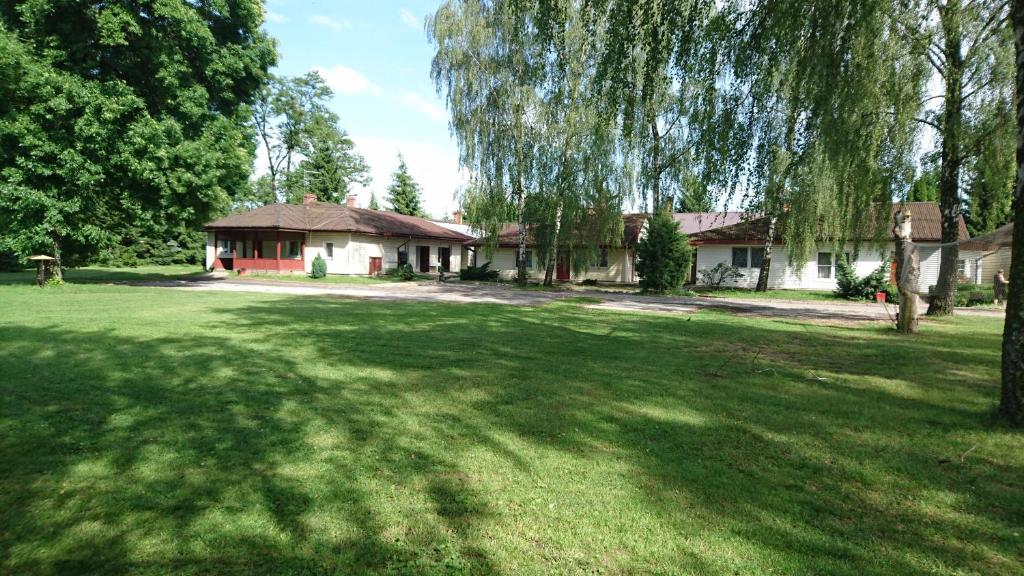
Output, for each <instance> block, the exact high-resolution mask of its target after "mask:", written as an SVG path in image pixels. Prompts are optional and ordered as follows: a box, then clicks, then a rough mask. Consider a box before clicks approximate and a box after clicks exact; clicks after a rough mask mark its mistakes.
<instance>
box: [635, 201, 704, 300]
mask: <svg viewBox="0 0 1024 576" xmlns="http://www.w3.org/2000/svg"><path fill="white" fill-rule="evenodd" d="M691 252H692V249H691V248H690V243H689V241H687V239H686V235H684V234H682V233H681V232H679V224H678V223H677V222H676V221H675V220H673V219H672V214H671V213H669V211H668V210H659V211H658V212H656V213H655V214H654V215H652V216H651V217H649V218H648V219H647V234H646V235H645V236H644V237H643V238H642V239H641V240H640V244H639V245H638V246H637V249H636V254H637V263H636V271H637V275H638V276H639V277H640V289H641V290H643V291H644V292H654V293H658V294H662V293H666V292H672V291H673V290H676V289H677V288H679V286H680V285H682V283H683V280H685V279H686V275H687V273H688V272H689V269H690V257H691Z"/></svg>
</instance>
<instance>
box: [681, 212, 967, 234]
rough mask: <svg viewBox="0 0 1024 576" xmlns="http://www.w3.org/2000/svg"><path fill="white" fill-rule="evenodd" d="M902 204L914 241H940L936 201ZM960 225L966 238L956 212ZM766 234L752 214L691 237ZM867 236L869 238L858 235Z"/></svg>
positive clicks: (764, 224) (763, 220)
mask: <svg viewBox="0 0 1024 576" xmlns="http://www.w3.org/2000/svg"><path fill="white" fill-rule="evenodd" d="M906 206H907V207H908V208H909V209H910V214H911V216H912V218H913V226H912V237H913V239H914V240H915V241H917V242H941V241H942V213H941V212H940V210H939V205H938V204H936V203H935V202H908V203H907V204H906ZM899 207H900V204H893V210H896V209H897V208H899ZM957 218H958V221H959V227H960V240H967V238H968V237H969V235H968V233H967V225H966V224H965V223H964V219H963V216H958V217H957ZM767 234H768V219H767V218H754V219H752V220H748V221H745V222H740V223H739V224H733V225H732V226H724V227H721V228H716V229H713V230H708V231H705V232H700V233H698V234H694V235H693V236H692V237H691V240H693V241H694V242H695V243H708V244H760V243H762V242H764V239H765V237H766V236H767ZM861 240H871V238H861Z"/></svg>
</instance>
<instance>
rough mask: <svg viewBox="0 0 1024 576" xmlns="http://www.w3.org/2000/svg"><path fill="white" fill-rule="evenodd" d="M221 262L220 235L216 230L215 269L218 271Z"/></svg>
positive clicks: (214, 246) (214, 241)
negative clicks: (218, 264)
mask: <svg viewBox="0 0 1024 576" xmlns="http://www.w3.org/2000/svg"><path fill="white" fill-rule="evenodd" d="M218 262H220V233H219V232H217V231H216V230H214V232H213V269H214V270H216V269H217V263H218ZM222 268H223V266H222Z"/></svg>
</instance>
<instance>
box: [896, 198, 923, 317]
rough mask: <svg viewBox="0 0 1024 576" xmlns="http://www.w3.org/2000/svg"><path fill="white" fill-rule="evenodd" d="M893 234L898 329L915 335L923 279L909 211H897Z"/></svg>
mask: <svg viewBox="0 0 1024 576" xmlns="http://www.w3.org/2000/svg"><path fill="white" fill-rule="evenodd" d="M892 232H893V236H894V237H895V240H896V287H897V288H898V289H899V292H900V312H899V316H898V317H897V320H896V329H897V330H898V331H899V332H901V333H903V334H913V333H915V332H917V284H918V281H919V280H920V277H921V257H920V255H919V254H918V253H917V247H916V246H914V243H913V242H912V241H911V222H910V212H909V211H904V210H903V209H900V210H898V211H896V214H894V215H893V228H892Z"/></svg>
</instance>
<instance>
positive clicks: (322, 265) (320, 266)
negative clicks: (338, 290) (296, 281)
mask: <svg viewBox="0 0 1024 576" xmlns="http://www.w3.org/2000/svg"><path fill="white" fill-rule="evenodd" d="M310 276H312V277H313V278H323V277H324V276H327V262H326V261H325V260H324V259H323V257H321V256H320V255H319V254H317V255H316V258H313V267H312V269H311V270H310Z"/></svg>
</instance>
